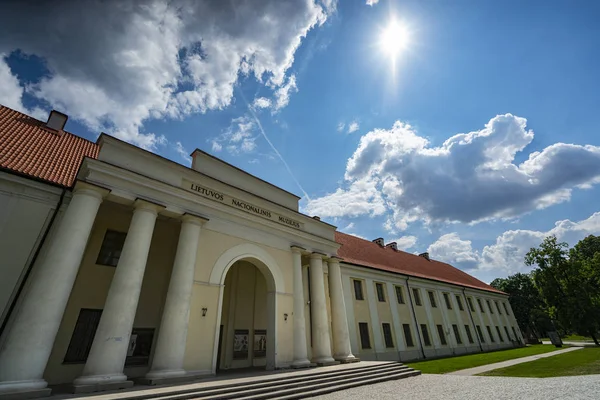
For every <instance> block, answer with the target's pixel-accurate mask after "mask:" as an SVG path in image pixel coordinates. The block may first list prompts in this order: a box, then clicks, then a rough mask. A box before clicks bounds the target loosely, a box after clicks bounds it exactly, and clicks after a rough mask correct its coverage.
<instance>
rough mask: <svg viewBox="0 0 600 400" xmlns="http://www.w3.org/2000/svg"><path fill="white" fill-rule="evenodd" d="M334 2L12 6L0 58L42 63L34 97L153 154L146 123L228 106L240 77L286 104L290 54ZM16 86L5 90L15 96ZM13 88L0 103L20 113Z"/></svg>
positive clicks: (0, 19) (4, 17) (291, 81)
mask: <svg viewBox="0 0 600 400" xmlns="http://www.w3.org/2000/svg"><path fill="white" fill-rule="evenodd" d="M335 5H336V3H335V1H331V0H326V1H325V0H316V1H307V0H296V1H293V2H291V3H290V2H281V1H278V0H261V1H258V0H257V1H252V2H241V3H235V4H234V3H231V2H219V1H217V2H214V1H189V0H174V1H169V2H167V1H160V0H155V1H147V2H140V1H134V0H130V1H121V2H117V3H113V2H104V1H99V0H96V1H86V2H73V1H62V2H40V3H38V2H34V3H32V2H11V3H10V4H7V5H5V6H3V9H2V13H1V14H0V26H2V28H3V30H2V32H3V34H2V35H0V53H3V54H10V53H12V52H13V51H16V50H20V51H22V52H23V53H24V54H33V55H36V56H39V57H41V58H42V60H43V61H44V63H45V66H46V67H47V69H48V74H47V75H46V76H44V77H42V78H41V80H40V81H39V82H36V83H35V84H32V85H30V86H28V88H27V91H28V93H29V94H31V95H32V96H34V97H35V98H37V99H40V100H42V101H44V102H47V103H48V104H50V106H51V107H53V108H56V109H60V110H62V111H64V112H66V113H67V114H69V115H70V116H71V117H72V118H76V119H78V120H79V121H81V122H83V123H84V124H86V125H87V126H88V127H90V129H92V130H96V131H99V130H106V131H107V132H111V133H113V134H116V135H117V136H119V137H121V138H123V139H125V140H128V141H131V142H133V143H135V144H138V145H141V146H144V147H147V148H152V147H154V146H156V144H157V141H158V140H159V138H158V137H157V136H156V135H154V134H153V133H151V132H145V131H144V130H143V124H144V122H145V121H146V120H148V119H153V118H165V117H171V118H183V117H185V116H187V115H189V114H193V113H203V112H206V111H208V110H218V109H222V108H225V107H227V106H228V105H229V104H230V103H231V101H232V98H233V88H234V85H235V84H236V83H237V82H238V77H239V76H251V75H252V76H253V77H254V78H255V79H256V80H258V81H259V82H261V83H262V84H264V85H267V86H269V87H270V88H272V89H274V90H276V92H278V93H279V90H282V91H281V92H280V95H279V96H278V97H277V100H278V102H279V103H278V108H281V107H282V106H284V105H285V104H287V102H288V101H289V95H290V93H292V92H293V90H295V77H294V76H293V75H292V76H289V77H288V78H287V84H286V85H285V86H284V82H286V73H287V71H288V69H289V68H290V66H291V65H292V63H293V61H294V54H295V52H296V49H297V48H298V47H299V46H300V44H301V40H302V38H303V37H304V36H305V35H306V34H307V32H308V31H309V30H311V29H312V28H313V27H315V26H319V25H321V24H323V22H324V21H325V20H326V18H327V16H328V13H331V12H333V11H334V10H335ZM24 20H26V21H28V22H27V24H23V21H24ZM31 26H35V27H36V29H31ZM2 68H3V71H2V72H3V74H4V75H6V67H2ZM4 75H3V77H4ZM14 84H15V82H14V80H11V81H10V82H8V81H4V82H3V84H2V86H3V88H6V87H7V86H8V85H12V86H13V88H12V89H14ZM284 88H286V89H284ZM10 89H11V88H10V87H9V91H8V94H7V93H6V92H5V91H3V92H2V97H1V98H0V101H1V102H5V103H8V102H10V103H11V104H13V105H14V104H17V106H18V103H15V101H16V100H18V95H16V94H15V92H14V91H13V90H10Z"/></svg>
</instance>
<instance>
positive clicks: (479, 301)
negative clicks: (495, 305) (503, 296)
mask: <svg viewBox="0 0 600 400" xmlns="http://www.w3.org/2000/svg"><path fill="white" fill-rule="evenodd" d="M477 304H478V305H479V311H481V312H482V313H484V312H485V310H484V309H483V304H481V299H477Z"/></svg>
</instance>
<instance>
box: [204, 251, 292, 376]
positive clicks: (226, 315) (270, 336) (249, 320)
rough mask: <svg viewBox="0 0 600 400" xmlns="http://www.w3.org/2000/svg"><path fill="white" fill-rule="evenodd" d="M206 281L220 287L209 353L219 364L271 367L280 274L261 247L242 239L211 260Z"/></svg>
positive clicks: (226, 365)
mask: <svg viewBox="0 0 600 400" xmlns="http://www.w3.org/2000/svg"><path fill="white" fill-rule="evenodd" d="M210 283H212V284H218V285H220V286H221V290H220V294H219V308H218V313H217V314H218V315H217V326H216V332H215V333H216V334H215V345H214V354H213V373H216V372H217V366H219V368H220V369H235V368H247V367H264V368H265V369H267V370H273V369H275V368H276V367H277V361H276V346H277V329H276V327H277V324H276V315H277V292H280V293H282V292H285V288H284V285H283V277H282V276H281V273H280V270H279V268H278V267H277V264H276V263H275V261H274V260H273V258H272V257H271V256H270V255H269V254H268V253H267V252H266V251H264V250H263V249H261V248H260V247H258V246H256V245H252V244H243V245H239V246H236V247H234V248H232V249H229V250H228V251H226V252H225V253H223V254H222V255H221V257H220V258H219V260H218V261H217V263H216V264H215V266H214V268H213V270H212V273H211V276H210Z"/></svg>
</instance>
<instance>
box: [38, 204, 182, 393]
mask: <svg viewBox="0 0 600 400" xmlns="http://www.w3.org/2000/svg"><path fill="white" fill-rule="evenodd" d="M131 215H132V214H131V211H130V210H128V209H127V208H125V207H120V206H117V205H115V204H112V203H105V204H103V205H102V206H101V207H100V210H99V212H98V216H97V218H96V221H95V223H94V228H93V229H92V233H91V236H90V239H89V241H88V244H87V248H86V252H85V254H84V257H83V260H82V262H81V266H80V268H79V273H78V275H77V279H76V280H75V285H74V286H73V290H72V292H71V296H70V297H69V302H68V303H67V307H66V310H65V313H64V316H63V319H62V322H61V324H60V328H59V330H58V335H57V337H56V340H55V342H54V348H53V350H52V353H51V355H50V359H49V361H48V364H47V366H46V372H45V374H44V379H46V380H47V381H48V382H49V383H50V384H56V383H67V382H71V381H72V380H73V379H75V378H77V377H78V376H79V375H80V374H81V372H82V370H83V366H84V364H83V363H81V364H63V359H64V356H65V354H66V351H67V348H68V346H69V342H70V340H71V335H72V333H73V329H74V328H75V323H76V322H77V318H78V316H79V311H80V309H82V308H91V309H102V308H104V302H105V300H106V296H107V294H108V289H109V287H110V283H111V281H112V277H113V274H114V271H115V268H114V267H110V266H106V265H97V264H96V259H97V257H98V252H99V251H100V247H101V245H102V241H103V239H104V234H105V232H106V230H107V229H112V230H117V231H121V232H127V230H128V227H129V222H130V220H131ZM178 235H179V226H178V224H176V223H174V222H173V221H169V220H163V219H158V220H157V221H156V227H155V229H154V235H153V237H152V243H151V247H150V253H149V255H148V263H147V265H146V272H145V274H144V280H143V283H142V289H141V293H140V300H139V303H138V309H137V312H136V316H135V320H134V324H133V326H134V328H154V329H155V332H154V339H153V340H154V342H156V337H157V334H158V327H159V325H160V318H161V312H162V308H163V304H164V299H165V296H166V290H167V286H168V284H169V277H170V273H171V268H172V264H173V259H174V257H175V250H176V246H177V239H178ZM147 369H148V367H132V368H126V374H127V375H130V376H141V375H143V374H144V373H145V372H146V371H147Z"/></svg>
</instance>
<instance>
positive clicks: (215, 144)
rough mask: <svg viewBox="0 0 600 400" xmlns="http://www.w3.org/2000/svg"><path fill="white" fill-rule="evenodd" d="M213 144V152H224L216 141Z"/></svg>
mask: <svg viewBox="0 0 600 400" xmlns="http://www.w3.org/2000/svg"><path fill="white" fill-rule="evenodd" d="M211 144H212V151H214V152H219V151H221V150H223V146H222V145H221V144H220V143H219V142H217V141H216V140H213V141H212V142H211Z"/></svg>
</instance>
